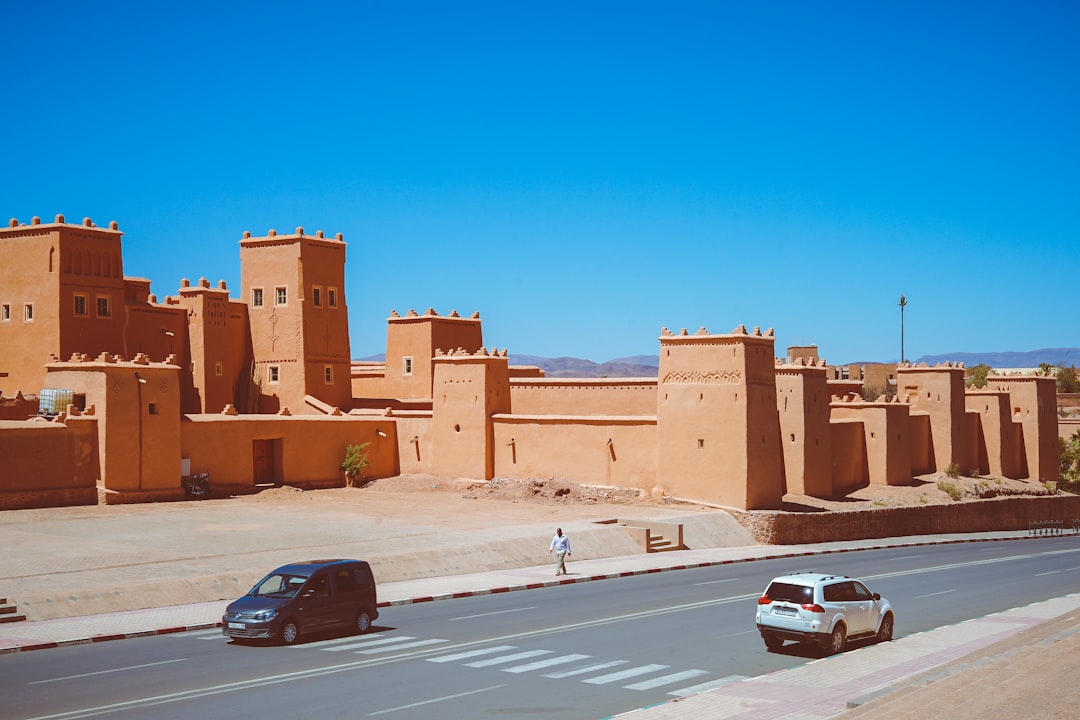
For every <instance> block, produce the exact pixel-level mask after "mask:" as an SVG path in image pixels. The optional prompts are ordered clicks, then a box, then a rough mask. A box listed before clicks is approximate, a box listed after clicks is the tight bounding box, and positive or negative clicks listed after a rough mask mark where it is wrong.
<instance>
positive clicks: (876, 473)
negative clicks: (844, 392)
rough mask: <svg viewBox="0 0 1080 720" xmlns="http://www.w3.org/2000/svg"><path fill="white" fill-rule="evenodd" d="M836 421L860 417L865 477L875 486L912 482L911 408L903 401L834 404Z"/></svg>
mask: <svg viewBox="0 0 1080 720" xmlns="http://www.w3.org/2000/svg"><path fill="white" fill-rule="evenodd" d="M831 407H832V417H833V418H834V419H836V420H859V421H860V422H861V423H862V427H863V447H864V452H865V456H864V457H865V461H866V473H867V474H866V478H865V480H866V481H867V482H868V483H870V484H872V485H910V484H911V478H912V474H911V449H910V445H909V437H910V432H909V424H908V416H909V410H910V408H909V407H908V405H907V403H902V402H894V401H890V402H884V401H883V402H862V401H858V400H848V401H844V402H834V403H832V406H831Z"/></svg>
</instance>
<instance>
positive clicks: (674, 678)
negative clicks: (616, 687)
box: [623, 670, 709, 690]
mask: <svg viewBox="0 0 1080 720" xmlns="http://www.w3.org/2000/svg"><path fill="white" fill-rule="evenodd" d="M708 674H709V671H708V670H683V671H682V672H677V673H672V674H670V675H661V676H660V677H658V678H653V679H652V680H642V681H641V682H639V683H634V684H633V685H623V687H624V688H625V689H627V690H652V689H653V688H658V687H660V686H661V685H670V684H671V683H675V682H679V681H681V680H689V679H690V678H694V677H701V676H702V675H708Z"/></svg>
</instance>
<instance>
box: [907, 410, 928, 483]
mask: <svg viewBox="0 0 1080 720" xmlns="http://www.w3.org/2000/svg"><path fill="white" fill-rule="evenodd" d="M908 437H909V438H910V439H911V446H910V449H911V474H912V476H915V475H926V474H927V473H931V472H933V471H934V466H933V458H932V457H931V454H930V453H931V449H932V444H931V435H930V414H929V413H925V412H919V411H916V410H912V411H911V412H910V413H909V414H908Z"/></svg>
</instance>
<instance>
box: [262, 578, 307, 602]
mask: <svg viewBox="0 0 1080 720" xmlns="http://www.w3.org/2000/svg"><path fill="white" fill-rule="evenodd" d="M305 582H307V578H306V577H303V576H301V575H279V574H278V573H272V574H270V575H267V576H266V577H265V578H263V579H262V580H261V581H260V582H259V584H258V585H256V586H255V587H253V588H251V592H250V593H248V595H253V596H255V597H277V598H291V597H293V596H294V595H296V593H297V592H298V591H299V590H300V588H301V587H303V586H304V583H305Z"/></svg>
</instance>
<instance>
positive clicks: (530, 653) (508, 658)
mask: <svg viewBox="0 0 1080 720" xmlns="http://www.w3.org/2000/svg"><path fill="white" fill-rule="evenodd" d="M553 652H555V651H554V650H526V651H525V652H519V653H514V654H513V655H500V656H499V657H496V658H488V659H487V660H477V661H476V662H471V663H465V667H472V668H482V667H490V666H492V665H501V664H502V663H505V662H513V661H515V660H526V659H528V658H531V657H538V656H540V655H550V654H551V653H553Z"/></svg>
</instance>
